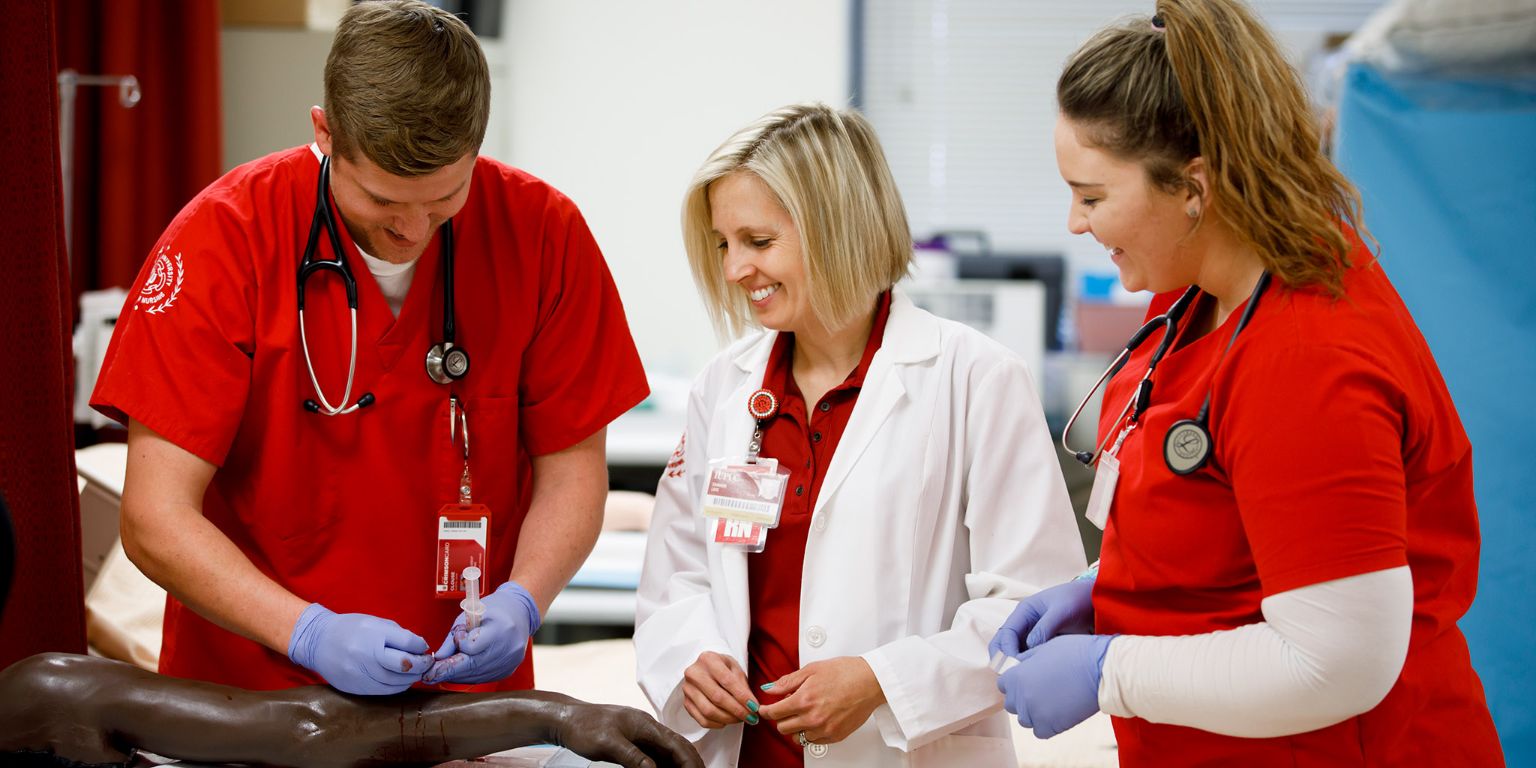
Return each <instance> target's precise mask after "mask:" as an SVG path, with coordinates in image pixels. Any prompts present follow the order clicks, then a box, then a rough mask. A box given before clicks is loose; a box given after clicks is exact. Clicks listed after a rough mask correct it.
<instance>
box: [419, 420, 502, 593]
mask: <svg viewBox="0 0 1536 768" xmlns="http://www.w3.org/2000/svg"><path fill="white" fill-rule="evenodd" d="M448 438H449V440H451V441H452V442H453V443H454V444H455V445H458V446H460V447H461V448H462V450H463V453H464V471H463V473H462V474H460V475H459V501H458V503H457V504H444V505H443V506H442V508H441V509H439V510H438V511H437V544H436V548H435V552H434V555H433V567H432V580H433V592H434V594H435V596H436V597H438V598H440V599H443V600H458V599H461V598H463V597H465V592H464V569H466V568H471V567H474V568H479V569H480V571H481V572H482V573H484V574H486V575H487V576H488V575H489V574H490V573H492V571H491V569H490V565H489V563H488V562H487V553H489V552H490V535H491V508H490V507H488V506H486V505H484V504H476V503H474V500H473V491H474V489H473V486H472V483H471V479H470V475H469V413H468V411H467V409H466V408H465V406H464V403H463V401H461V400H459V398H458V396H457V395H454V396H452V397H450V398H448ZM488 587H489V579H486V580H485V581H482V582H481V586H480V589H481V592H482V593H485V592H488V591H489V589H488Z"/></svg>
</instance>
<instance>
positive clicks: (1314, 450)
mask: <svg viewBox="0 0 1536 768" xmlns="http://www.w3.org/2000/svg"><path fill="white" fill-rule="evenodd" d="M1351 237H1353V235H1351ZM1354 246H1355V247H1354V251H1353V252H1352V253H1351V260H1352V261H1353V263H1354V264H1355V265H1356V266H1354V267H1353V268H1350V269H1349V270H1348V271H1347V274H1346V276H1345V280H1344V286H1345V292H1346V295H1345V296H1344V297H1343V298H1341V299H1338V300H1335V299H1334V298H1332V297H1330V296H1329V295H1327V294H1326V293H1325V292H1323V291H1321V290H1319V289H1315V288H1308V289H1303V290H1296V291H1292V290H1288V289H1285V288H1283V287H1282V286H1280V284H1279V283H1278V281H1276V282H1274V283H1272V284H1271V286H1270V287H1269V288H1268V289H1267V290H1266V291H1265V292H1264V295H1263V296H1262V297H1261V299H1260V301H1259V306H1258V309H1257V311H1256V312H1255V314H1254V316H1253V320H1252V322H1251V323H1250V324H1249V325H1248V327H1247V328H1246V329H1245V330H1244V331H1243V332H1242V333H1241V334H1240V335H1239V336H1238V339H1237V343H1236V345H1235V346H1233V347H1232V349H1231V351H1230V352H1228V353H1227V355H1226V359H1225V360H1220V357H1221V353H1222V349H1223V348H1224V347H1225V346H1226V344H1227V340H1228V339H1229V338H1230V337H1231V334H1232V329H1233V328H1234V327H1235V326H1236V324H1237V322H1238V319H1239V316H1240V315H1241V308H1240V309H1239V310H1237V311H1234V312H1233V313H1232V315H1231V317H1229V318H1228V319H1227V320H1226V322H1225V324H1224V325H1223V326H1222V327H1220V328H1218V329H1217V330H1216V331H1214V332H1212V333H1208V334H1206V335H1204V336H1203V337H1199V338H1193V333H1192V332H1190V331H1185V333H1184V335H1183V337H1182V338H1181V339H1180V340H1179V344H1178V345H1177V346H1176V348H1175V349H1174V350H1173V351H1171V352H1170V353H1169V354H1168V355H1167V357H1166V358H1164V360H1163V362H1162V363H1161V364H1160V365H1159V366H1158V368H1157V372H1156V374H1154V379H1153V380H1154V382H1155V386H1154V388H1153V391H1152V405H1151V407H1150V408H1148V409H1147V411H1146V413H1145V414H1144V415H1143V416H1142V419H1141V425H1140V426H1139V427H1138V428H1137V429H1136V430H1135V432H1133V433H1132V434H1131V436H1130V437H1129V438H1128V439H1127V440H1126V442H1125V445H1124V447H1123V448H1122V450H1121V453H1120V458H1121V475H1120V483H1119V486H1118V487H1117V488H1116V491H1115V498H1114V504H1113V507H1112V509H1111V512H1110V518H1109V523H1108V525H1107V526H1106V528H1105V531H1104V544H1103V551H1102V562H1101V567H1100V570H1099V577H1098V581H1097V584H1096V586H1095V589H1094V596H1093V604H1094V611H1095V616H1096V621H1097V626H1096V628H1095V631H1097V632H1100V633H1106V634H1107V633H1125V634H1134V635H1187V634H1197V633H1204V632H1211V631H1215V630H1224V629H1232V628H1235V627H1240V626H1243V625H1245V624H1251V623H1254V622H1258V621H1262V620H1263V616H1262V615H1261V614H1260V611H1259V602H1260V600H1262V599H1263V598H1265V597H1267V596H1270V595H1274V594H1278V593H1281V592H1286V591H1289V590H1293V589H1297V588H1299V587H1305V586H1308V585H1311V584H1318V583H1321V582H1325V581H1330V580H1334V579H1340V578H1344V577H1347V576H1355V575H1359V574H1363V573H1369V572H1372V571H1377V570H1382V569H1386V568H1395V567H1399V566H1403V565H1407V566H1409V567H1410V569H1411V571H1412V573H1413V581H1414V614H1413V629H1412V634H1411V637H1410V641H1409V647H1408V657H1407V661H1406V663H1405V664H1404V666H1403V672H1402V675H1401V677H1399V678H1398V681H1397V684H1396V685H1395V686H1394V687H1393V688H1392V690H1391V692H1390V693H1389V694H1388V695H1387V697H1386V699H1385V700H1384V701H1382V703H1381V704H1379V705H1377V706H1376V708H1375V709H1372V710H1371V711H1369V712H1366V713H1365V714H1362V715H1360V716H1357V717H1353V718H1350V719H1348V720H1345V721H1343V722H1341V723H1338V724H1336V725H1332V726H1329V727H1327V728H1323V729H1320V730H1317V731H1312V732H1309V733H1302V734H1297V735H1294V736H1287V737H1281V738H1272V739H1244V738H1235V737H1230V736H1221V735H1217V734H1213V733H1209V732H1206V731H1202V730H1198V729H1194V728H1186V727H1181V726H1174V725H1158V724H1154V723H1149V722H1147V721H1145V720H1142V719H1140V718H1118V717H1117V718H1114V726H1115V736H1116V738H1117V740H1118V741H1119V746H1120V761H1121V765H1124V766H1196V765H1198V766H1207V765H1209V766H1216V765H1243V766H1285V767H1286V768H1293V767H1296V766H1344V765H1372V766H1419V765H1457V766H1485V765H1503V758H1502V756H1501V752H1500V747H1499V743H1498V737H1497V735H1496V734H1495V732H1494V729H1493V722H1492V720H1491V719H1490V717H1489V715H1488V708H1487V704H1486V703H1485V700H1484V698H1483V689H1482V684H1481V682H1480V681H1479V680H1478V677H1477V674H1476V673H1475V672H1473V670H1472V665H1471V662H1470V659H1469V657H1468V654H1467V644H1466V641H1465V639H1464V638H1463V637H1462V634H1461V631H1460V630H1459V629H1458V628H1457V626H1456V621H1457V619H1459V618H1460V617H1461V616H1462V614H1464V613H1466V611H1467V607H1468V606H1469V605H1470V604H1471V603H1472V597H1473V594H1474V593H1475V591H1476V587H1477V562H1478V559H1477V558H1478V547H1479V537H1478V526H1477V507H1476V504H1475V502H1474V500H1473V496H1472V449H1471V445H1470V444H1469V443H1468V441H1467V436H1466V432H1465V431H1464V430H1463V429H1462V425H1461V421H1460V419H1459V418H1458V417H1457V415H1456V409H1455V406H1454V405H1453V403H1452V402H1451V398H1450V394H1449V393H1448V392H1447V390H1446V387H1445V383H1444V381H1443V380H1442V379H1441V377H1440V372H1439V369H1438V368H1437V367H1436V366H1435V361H1434V358H1433V357H1432V356H1431V354H1430V351H1429V348H1428V346H1427V345H1426V344H1425V342H1424V339H1423V337H1422V336H1421V335H1420V333H1419V331H1418V328H1417V327H1416V326H1415V325H1414V323H1413V318H1412V317H1410V316H1409V314H1408V310H1407V309H1406V308H1405V307H1404V306H1403V302H1402V300H1401V299H1400V298H1399V297H1398V295H1397V293H1396V291H1395V290H1394V289H1393V288H1392V286H1391V284H1390V283H1389V282H1388V281H1387V277H1386V275H1385V274H1384V273H1383V272H1382V269H1381V267H1380V265H1378V264H1376V263H1375V259H1374V257H1372V256H1371V254H1370V253H1369V252H1367V251H1366V249H1365V247H1364V246H1363V245H1361V244H1360V241H1359V239H1358V238H1355V239H1354ZM1175 298H1177V294H1169V295H1164V296H1160V297H1158V298H1157V299H1156V300H1155V301H1154V302H1153V305H1152V308H1151V311H1150V313H1149V316H1150V314H1157V313H1160V312H1162V311H1163V310H1164V309H1166V308H1167V306H1168V305H1169V304H1171V303H1172V302H1173V300H1174V299H1175ZM1201 299H1202V300H1204V301H1209V300H1210V299H1209V297H1201ZM1190 314H1191V315H1192V314H1194V310H1193V308H1192V309H1191V312H1190ZM1186 325H1188V323H1186ZM1159 340H1160V337H1159V336H1158V335H1157V334H1155V333H1154V335H1153V337H1152V338H1151V339H1149V340H1148V341H1147V343H1145V344H1143V345H1142V347H1141V348H1140V349H1139V350H1138V351H1137V352H1136V353H1135V354H1134V355H1133V356H1132V357H1131V359H1130V361H1129V363H1127V365H1126V366H1125V368H1124V369H1123V370H1122V371H1121V372H1120V373H1119V374H1117V375H1116V376H1115V377H1114V379H1113V380H1112V381H1111V382H1110V384H1109V386H1108V387H1107V389H1106V391H1105V400H1104V407H1103V410H1102V413H1103V416H1102V417H1101V423H1100V429H1099V432H1100V437H1101V438H1102V437H1103V435H1104V434H1106V433H1107V432H1108V430H1110V429H1112V428H1116V427H1115V426H1114V425H1112V424H1110V420H1112V419H1114V418H1115V416H1116V415H1117V414H1118V413H1119V412H1120V408H1121V406H1122V405H1123V404H1124V403H1125V401H1126V398H1128V397H1129V396H1130V394H1131V392H1132V390H1133V388H1134V386H1135V384H1136V383H1137V382H1138V381H1139V380H1140V379H1141V377H1142V375H1143V374H1144V373H1145V371H1146V365H1147V359H1148V357H1150V355H1151V354H1152V350H1153V348H1154V347H1155V346H1156V343H1157V342H1158V341H1159ZM1213 371H1214V374H1213ZM1213 384H1214V389H1213V394H1212V398H1211V416H1210V428H1211V431H1212V434H1213V438H1214V441H1215V448H1214V454H1213V456H1212V461H1211V463H1210V464H1209V465H1208V466H1207V467H1205V468H1203V469H1201V470H1199V471H1197V472H1195V473H1194V474H1193V475H1190V476H1187V477H1179V476H1177V475H1174V474H1173V473H1172V472H1171V471H1169V469H1168V467H1167V465H1166V464H1165V463H1164V461H1163V437H1164V435H1166V434H1167V432H1168V428H1169V427H1170V426H1171V425H1172V424H1173V423H1174V422H1175V421H1177V420H1179V419H1184V418H1193V417H1194V416H1195V415H1196V414H1197V413H1198V412H1199V410H1200V405H1201V403H1202V402H1203V401H1204V399H1205V396H1206V392H1207V391H1208V390H1212V387H1213Z"/></svg>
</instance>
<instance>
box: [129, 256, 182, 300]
mask: <svg viewBox="0 0 1536 768" xmlns="http://www.w3.org/2000/svg"><path fill="white" fill-rule="evenodd" d="M170 250H171V247H170V246H169V245H163V246H160V252H159V253H157V254H155V263H154V265H153V266H152V267H150V272H149V278H148V279H146V280H145V281H144V287H143V288H140V289H139V295H138V297H137V298H135V299H134V300H133V308H134V309H144V310H145V312H146V313H148V314H151V315H159V314H164V313H165V311H166V310H167V309H170V308H171V307H172V306H173V305H174V304H175V303H176V297H177V296H180V295H181V282H182V281H183V280H185V279H186V277H187V271H186V268H185V267H183V266H182V263H181V254H179V253H178V254H176V255H175V256H172V255H171V254H170Z"/></svg>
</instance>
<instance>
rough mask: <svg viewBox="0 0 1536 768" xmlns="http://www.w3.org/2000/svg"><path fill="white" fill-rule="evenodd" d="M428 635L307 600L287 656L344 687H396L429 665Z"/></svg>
mask: <svg viewBox="0 0 1536 768" xmlns="http://www.w3.org/2000/svg"><path fill="white" fill-rule="evenodd" d="M428 650H430V648H429V646H428V645H427V641H426V640H424V639H422V638H421V636H420V635H417V634H415V633H412V632H410V631H408V630H406V629H405V628H404V627H402V626H400V625H399V624H396V623H395V622H393V621H390V620H388V619H381V618H379V617H377V616H369V615H368V614H366V613H333V612H332V611H330V610H328V609H326V607H325V606H323V605H321V604H319V603H310V604H309V607H308V608H305V609H304V612H303V613H301V614H299V620H298V621H296V622H294V624H293V634H292V635H291V636H290V637H289V639H288V658H290V659H292V660H293V662H294V663H295V664H298V665H300V666H302V667H304V668H305V669H308V670H310V671H312V672H314V673H315V674H318V675H320V676H321V677H323V678H325V681H326V682H327V683H330V684H331V686H332V687H333V688H335V689H336V690H339V691H345V692H346V693H357V694H365V695H375V696H376V695H382V694H387V693H399V692H401V691H403V690H405V689H407V688H409V687H411V686H412V685H413V684H415V683H416V682H417V681H419V680H421V676H422V674H424V673H425V672H426V671H427V670H428V669H430V668H431V667H432V656H431V655H430V654H428V653H427V651H428Z"/></svg>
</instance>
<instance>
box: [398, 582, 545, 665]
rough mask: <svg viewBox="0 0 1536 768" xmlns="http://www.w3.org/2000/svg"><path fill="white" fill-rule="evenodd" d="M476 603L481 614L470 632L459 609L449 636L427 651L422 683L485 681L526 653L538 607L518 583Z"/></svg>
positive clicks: (505, 586)
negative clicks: (429, 666) (427, 663)
mask: <svg viewBox="0 0 1536 768" xmlns="http://www.w3.org/2000/svg"><path fill="white" fill-rule="evenodd" d="M480 602H482V603H484V604H485V615H484V616H482V617H481V618H480V626H479V627H476V628H475V629H474V630H473V631H470V630H467V629H466V628H465V622H466V621H467V619H466V617H465V616H464V614H463V613H460V614H459V618H457V619H455V620H454V622H453V629H451V630H449V631H448V638H447V639H446V640H444V641H443V645H442V647H441V648H438V649H437V652H436V653H434V654H432V655H433V657H435V658H436V659H437V663H435V664H433V665H432V669H431V671H429V672H428V673H427V675H426V677H424V678H422V682H425V683H428V684H432V685H436V684H437V683H489V682H493V681H496V680H500V679H502V678H504V677H507V676H508V675H510V674H512V673H513V672H516V671H517V667H518V665H520V664H522V663H523V655H524V654H526V653H527V652H528V638H529V637H532V636H533V633H534V632H537V631H539V622H540V621H541V619H540V617H539V606H538V604H536V603H534V602H533V595H530V594H528V590H526V589H523V586H522V585H521V584H518V583H517V582H515V581H509V582H507V583H505V584H503V585H501V587H500V588H499V589H497V590H496V591H495V592H492V593H491V594H489V595H486V596H485V598H484V599H482V600H481V601H480Z"/></svg>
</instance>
